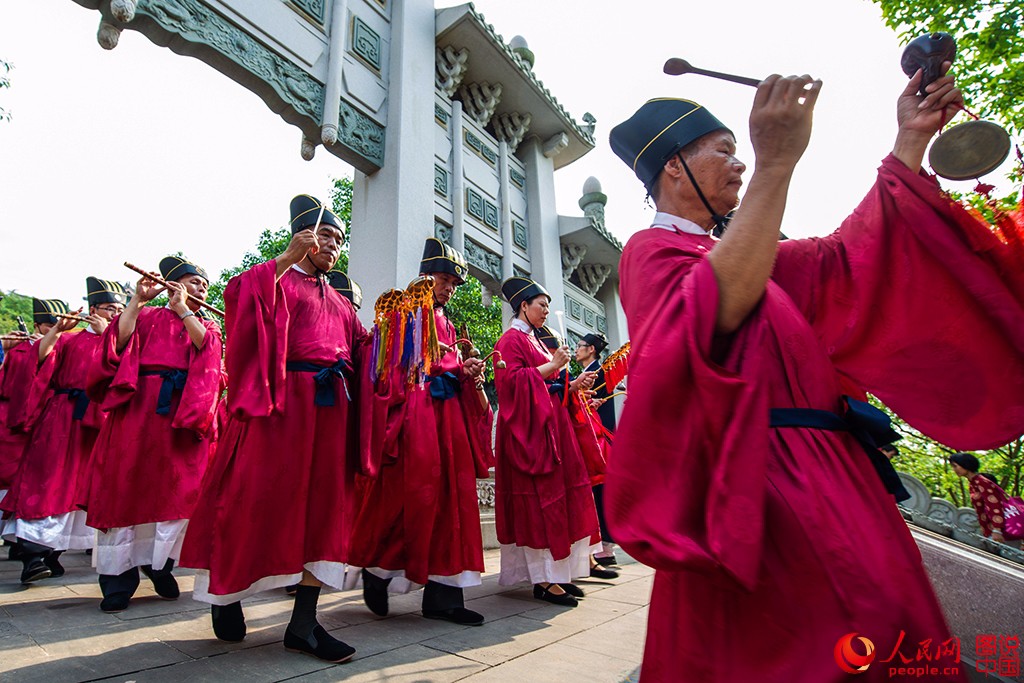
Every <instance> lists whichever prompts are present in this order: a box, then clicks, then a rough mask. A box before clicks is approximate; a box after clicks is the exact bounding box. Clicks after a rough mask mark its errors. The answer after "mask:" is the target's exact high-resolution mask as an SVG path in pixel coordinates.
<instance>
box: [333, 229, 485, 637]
mask: <svg viewBox="0 0 1024 683" xmlns="http://www.w3.org/2000/svg"><path fill="white" fill-rule="evenodd" d="M467 273H468V269H467V266H466V260H465V258H464V257H463V256H462V254H460V253H459V252H458V251H456V250H455V249H453V248H452V247H450V246H448V245H447V244H444V243H443V242H441V241H440V240H438V239H436V238H433V237H431V238H429V239H427V243H426V245H425V247H424V251H423V258H422V261H421V263H420V275H430V276H432V277H433V278H434V289H433V299H434V306H433V311H432V315H433V316H434V322H435V325H436V328H437V338H438V341H439V342H440V343H441V344H443V345H444V347H443V348H444V349H447V350H444V355H443V356H442V357H441V359H440V361H439V362H437V363H434V364H432V366H431V369H430V374H429V376H428V377H426V378H425V381H424V382H422V383H419V384H414V385H412V386H410V387H405V386H402V387H401V396H400V397H399V398H397V399H392V405H393V409H392V410H391V412H390V416H389V420H388V422H389V425H390V426H389V427H388V429H387V431H388V432H390V433H392V434H393V438H392V439H389V440H387V441H386V442H383V443H379V444H375V445H372V446H370V447H371V448H377V449H379V450H380V452H378V453H374V454H373V460H374V461H375V462H377V463H380V464H379V465H378V466H377V467H375V468H374V469H375V473H371V476H370V477H368V478H366V479H365V480H363V481H362V483H363V491H362V495H361V496H360V498H361V500H360V508H359V513H358V516H357V518H356V522H355V525H354V532H353V536H352V558H351V563H352V564H353V565H355V566H357V567H364V568H365V569H363V571H362V573H361V576H362V581H363V596H364V599H365V601H366V604H367V606H368V607H369V608H370V609H371V610H372V611H373V612H374V613H375V614H378V615H380V616H385V615H386V614H387V612H388V592H389V591H390V592H392V593H405V592H408V591H410V590H413V589H416V588H419V587H421V586H425V589H424V591H423V616H425V617H428V618H431V619H445V620H448V621H452V622H454V623H458V624H470V625H476V624H480V623H483V620H484V618H483V616H482V615H480V614H478V613H477V612H474V611H473V610H468V609H466V607H465V603H464V598H463V589H464V588H466V587H468V586H477V585H480V574H481V572H483V570H484V552H483V538H482V536H481V531H480V506H479V503H478V500H477V490H476V480H477V478H486V477H488V476H489V475H490V467H491V465H492V464H493V460H494V456H493V454H492V452H491V424H492V412H491V407H490V405H489V404H487V402H486V399H485V398H483V394H482V392H481V391H480V390H478V389H477V387H476V382H477V379H478V378H479V376H480V373H481V372H482V371H483V369H484V363H483V361H481V360H479V359H474V358H468V359H465V360H463V359H462V358H461V356H460V354H459V351H458V349H457V348H456V345H455V342H456V340H457V339H458V335H457V334H456V331H455V326H454V325H453V324H452V323H451V321H450V320H448V316H447V315H446V314H445V309H444V305H445V304H447V303H448V301H449V300H450V299H451V297H452V294H454V293H455V288H456V287H458V286H459V285H461V284H463V282H465V276H466V274H467ZM364 432H365V430H364ZM361 436H364V437H365V436H368V435H367V434H365V433H364V434H362V435H361ZM385 451H386V452H385ZM373 475H375V476H373Z"/></svg>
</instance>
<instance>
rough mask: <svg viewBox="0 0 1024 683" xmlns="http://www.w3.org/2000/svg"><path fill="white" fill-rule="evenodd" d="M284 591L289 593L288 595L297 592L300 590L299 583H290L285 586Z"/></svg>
mask: <svg viewBox="0 0 1024 683" xmlns="http://www.w3.org/2000/svg"><path fill="white" fill-rule="evenodd" d="M284 592H285V593H287V594H288V595H295V594H296V593H297V592H299V584H297V583H292V584H289V585H287V586H285V587H284Z"/></svg>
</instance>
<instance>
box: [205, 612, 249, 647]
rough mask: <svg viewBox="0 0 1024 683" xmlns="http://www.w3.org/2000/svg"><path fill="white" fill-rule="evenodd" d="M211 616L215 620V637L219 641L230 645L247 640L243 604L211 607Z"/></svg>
mask: <svg viewBox="0 0 1024 683" xmlns="http://www.w3.org/2000/svg"><path fill="white" fill-rule="evenodd" d="M210 616H211V618H212V619H213V635H215V636H217V638H218V639H220V640H223V641H225V642H228V643H240V642H242V641H243V640H244V639H245V614H243V613H242V603H240V602H232V603H231V604H230V605H210Z"/></svg>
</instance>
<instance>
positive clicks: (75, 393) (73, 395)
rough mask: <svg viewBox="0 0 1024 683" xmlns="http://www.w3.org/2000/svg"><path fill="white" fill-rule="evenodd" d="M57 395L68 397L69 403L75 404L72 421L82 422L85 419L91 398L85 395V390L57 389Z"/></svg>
mask: <svg viewBox="0 0 1024 683" xmlns="http://www.w3.org/2000/svg"><path fill="white" fill-rule="evenodd" d="M53 393H55V394H62V395H67V397H68V400H69V401H74V402H75V407H74V409H73V410H72V411H71V419H72V420H81V419H82V418H83V417H85V411H86V409H87V408H88V407H89V397H88V396H86V395H85V389H57V390H56V391H55V392H53Z"/></svg>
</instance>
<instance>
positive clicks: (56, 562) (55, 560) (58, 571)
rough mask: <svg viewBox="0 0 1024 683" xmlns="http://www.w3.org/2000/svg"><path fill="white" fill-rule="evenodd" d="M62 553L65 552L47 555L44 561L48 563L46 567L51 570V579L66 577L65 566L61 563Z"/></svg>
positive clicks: (59, 551) (60, 551)
mask: <svg viewBox="0 0 1024 683" xmlns="http://www.w3.org/2000/svg"><path fill="white" fill-rule="evenodd" d="M62 552H64V551H62V550H58V551H54V552H52V553H50V554H49V555H47V556H46V558H45V559H43V562H45V563H46V566H47V567H49V568H50V577H51V578H54V579H56V578H58V577H61V576H64V565H62V564H61V563H60V555H61V553H62Z"/></svg>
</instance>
